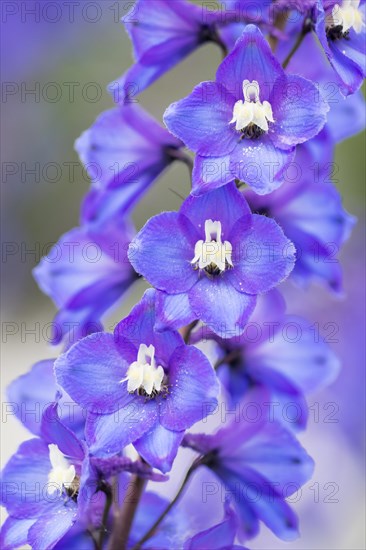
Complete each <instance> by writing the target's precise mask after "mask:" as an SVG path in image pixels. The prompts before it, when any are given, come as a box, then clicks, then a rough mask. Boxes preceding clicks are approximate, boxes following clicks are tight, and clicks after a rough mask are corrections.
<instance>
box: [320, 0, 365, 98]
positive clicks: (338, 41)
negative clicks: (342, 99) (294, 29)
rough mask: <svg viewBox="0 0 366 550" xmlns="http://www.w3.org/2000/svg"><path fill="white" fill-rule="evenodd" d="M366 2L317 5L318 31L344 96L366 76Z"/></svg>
mask: <svg viewBox="0 0 366 550" xmlns="http://www.w3.org/2000/svg"><path fill="white" fill-rule="evenodd" d="M365 9H366V4H365V1H364V0H339V1H337V0H322V1H321V2H317V8H316V22H315V30H316V34H317V35H318V38H319V40H320V43H321V45H322V47H323V49H324V51H325V53H326V56H327V57H328V59H329V62H330V64H331V66H332V67H333V69H334V71H335V73H336V75H337V80H338V82H339V85H340V89H341V91H342V93H343V94H344V95H345V96H347V95H349V94H353V93H354V92H355V91H356V90H358V89H359V88H360V86H361V85H362V82H363V79H364V77H365V76H366V57H365V53H366V49H365V45H366V13H365Z"/></svg>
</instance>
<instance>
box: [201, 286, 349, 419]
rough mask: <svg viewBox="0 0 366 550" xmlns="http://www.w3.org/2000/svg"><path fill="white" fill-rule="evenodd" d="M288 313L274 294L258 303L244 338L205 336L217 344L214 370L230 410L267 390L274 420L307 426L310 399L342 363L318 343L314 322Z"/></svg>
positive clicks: (265, 296) (334, 375)
mask: <svg viewBox="0 0 366 550" xmlns="http://www.w3.org/2000/svg"><path fill="white" fill-rule="evenodd" d="M284 309H285V306H284V301H283V299H282V296H281V295H280V294H279V293H278V292H277V291H271V292H269V293H268V294H266V295H264V296H263V297H262V298H261V300H259V301H258V305H257V307H256V309H255V311H254V313H253V315H252V317H251V320H250V323H249V324H248V325H247V327H246V330H245V332H244V334H243V335H242V336H240V337H235V338H232V339H230V340H224V339H220V338H218V337H217V336H215V335H212V336H210V334H209V333H207V332H205V331H204V332H203V334H202V335H203V336H204V338H205V339H207V338H209V339H210V340H211V345H213V344H212V339H213V340H214V341H215V342H216V343H217V344H216V345H214V347H215V352H216V357H217V360H216V371H217V373H218V376H219V378H220V380H221V382H222V383H223V385H224V387H225V389H226V391H227V397H228V400H229V402H230V406H233V407H237V406H240V403H241V401H242V400H243V398H244V397H245V396H246V394H247V393H248V391H251V390H252V389H253V387H259V388H265V389H266V390H267V391H268V393H269V397H270V403H268V407H269V413H270V415H271V418H272V419H273V418H274V419H276V420H277V421H278V422H283V423H284V424H285V426H286V427H287V428H289V427H292V426H293V427H298V428H305V426H306V421H307V417H308V407H307V403H306V399H305V398H306V396H307V395H308V394H309V393H312V392H315V391H318V390H319V389H321V388H322V387H324V386H326V385H329V384H330V383H331V382H333V381H334V379H335V377H336V376H337V374H338V371H339V367H340V365H339V361H338V359H337V357H336V355H335V354H334V353H333V351H332V350H331V349H330V348H329V346H328V345H327V344H326V343H325V342H324V341H323V340H322V339H319V340H316V339H315V337H314V330H313V328H312V324H311V323H309V322H307V321H306V320H305V319H303V318H301V317H297V316H295V315H285V314H284ZM203 349H204V348H203Z"/></svg>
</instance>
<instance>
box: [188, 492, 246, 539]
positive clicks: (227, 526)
mask: <svg viewBox="0 0 366 550" xmlns="http://www.w3.org/2000/svg"><path fill="white" fill-rule="evenodd" d="M237 530H238V517H237V515H236V514H235V512H234V510H233V509H232V508H231V507H230V504H229V502H228V501H226V502H225V516H224V519H223V521H222V522H221V523H218V524H217V525H214V526H213V527H210V528H209V529H206V530H205V531H202V532H201V533H197V534H196V535H194V537H192V538H190V539H188V540H187V541H186V542H185V544H184V550H202V548H209V549H210V550H236V549H238V550H239V549H240V548H241V549H242V550H246V549H245V548H244V546H239V545H236V544H234V542H235V537H236V532H237Z"/></svg>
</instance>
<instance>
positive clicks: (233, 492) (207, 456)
mask: <svg viewBox="0 0 366 550" xmlns="http://www.w3.org/2000/svg"><path fill="white" fill-rule="evenodd" d="M262 399H263V400H266V399H267V396H266V395H265V394H263V395H260V394H259V395H255V394H254V395H253V396H252V402H253V403H255V404H256V405H258V406H260V405H261V404H262ZM184 445H185V446H188V447H191V448H192V449H194V450H195V451H197V452H199V453H200V454H201V455H203V456H202V458H201V460H200V463H201V464H203V465H205V466H206V467H208V468H210V469H211V470H212V471H213V472H214V473H215V474H216V476H217V477H218V478H219V479H220V481H221V482H222V483H223V484H224V486H225V488H226V490H227V491H228V492H230V496H231V497H232V500H233V504H234V506H235V510H236V512H237V514H238V517H239V519H240V526H241V529H242V530H243V531H244V533H245V535H246V536H247V537H249V538H251V537H254V536H256V535H257V534H258V531H259V521H263V523H265V524H266V525H267V527H268V528H269V529H271V530H272V531H273V532H274V534H275V535H277V536H278V537H279V538H281V539H284V540H293V539H295V538H297V536H298V530H297V526H298V521H297V517H296V515H295V514H294V512H293V511H292V510H291V508H290V507H289V505H288V504H287V502H286V500H285V498H287V497H288V496H290V495H291V494H292V493H295V492H296V491H298V490H299V489H300V487H301V485H303V484H304V483H305V482H306V481H308V479H309V478H310V477H311V474H312V471H313V461H312V459H311V458H310V457H309V456H308V455H307V453H306V452H305V450H304V449H303V448H302V447H301V445H300V444H299V443H298V441H297V440H296V439H295V438H294V436H293V435H292V434H291V433H290V432H288V431H286V430H285V429H284V428H283V427H282V426H281V425H280V424H278V423H276V422H268V421H265V420H264V419H262V420H258V421H256V422H250V421H244V420H241V421H240V422H232V423H231V424H230V425H227V426H225V427H223V428H222V429H220V430H219V431H218V432H217V433H216V434H215V435H204V434H188V435H187V436H186V437H185V440H184Z"/></svg>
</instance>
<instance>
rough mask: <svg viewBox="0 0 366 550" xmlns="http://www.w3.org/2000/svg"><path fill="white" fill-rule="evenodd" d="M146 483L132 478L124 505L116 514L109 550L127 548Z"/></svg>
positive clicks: (141, 479) (143, 480) (138, 478)
mask: <svg viewBox="0 0 366 550" xmlns="http://www.w3.org/2000/svg"><path fill="white" fill-rule="evenodd" d="M145 483H146V481H145V479H143V478H141V477H139V476H133V477H132V479H131V481H130V483H129V485H128V487H127V491H126V499H125V502H124V505H123V506H122V507H121V508H119V509H118V510H117V511H116V513H115V517H114V523H113V531H112V534H111V538H110V541H109V545H108V550H124V549H125V548H127V543H128V537H129V534H130V531H131V527H132V522H133V518H134V516H135V512H136V509H137V506H138V503H139V501H140V498H141V496H142V493H143V491H144V488H145Z"/></svg>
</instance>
